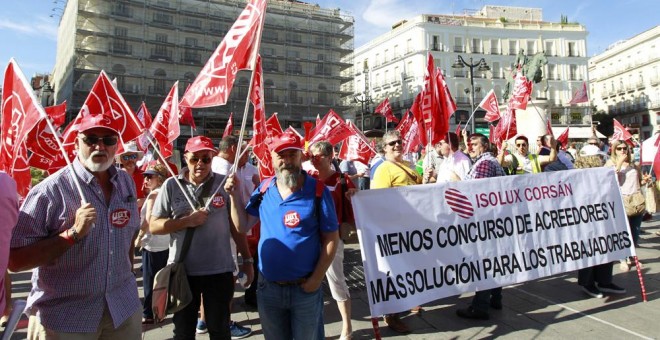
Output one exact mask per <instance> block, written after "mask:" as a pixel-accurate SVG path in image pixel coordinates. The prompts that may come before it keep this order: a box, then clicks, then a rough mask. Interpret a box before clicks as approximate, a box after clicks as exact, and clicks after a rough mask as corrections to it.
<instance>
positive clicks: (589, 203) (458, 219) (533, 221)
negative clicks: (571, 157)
mask: <svg viewBox="0 0 660 340" xmlns="http://www.w3.org/2000/svg"><path fill="white" fill-rule="evenodd" d="M352 202H353V209H354V211H355V219H356V225H357V228H358V235H359V238H360V246H361V251H362V261H363V264H364V273H365V280H366V287H367V297H368V299H369V306H370V309H371V315H372V316H374V317H375V316H378V315H382V314H388V313H396V312H400V311H403V310H408V309H410V308H412V307H414V306H418V305H421V304H423V303H426V302H429V301H433V300H437V299H440V298H443V297H447V296H452V295H458V294H462V293H466V292H472V291H477V290H485V289H490V288H495V287H501V286H506V285H511V284H515V283H519V282H525V281H529V280H534V279H537V278H541V277H545V276H550V275H555V274H559V273H563V272H568V271H573V270H577V269H580V268H586V267H591V266H594V265H597V264H601V263H606V262H610V261H617V260H619V259H622V258H625V257H626V256H630V255H635V252H634V249H633V245H632V237H631V234H630V229H629V226H628V219H627V218H626V214H625V212H624V208H623V202H622V201H621V195H620V193H619V187H618V185H617V181H616V178H615V174H614V170H613V169H612V168H597V169H584V170H568V171H560V172H550V173H541V174H535V175H523V176H506V177H498V178H488V179H478V180H471V181H465V182H451V183H445V184H432V185H415V186H407V187H398V188H391V189H379V190H368V191H361V192H359V193H357V194H356V195H355V196H353V199H352Z"/></svg>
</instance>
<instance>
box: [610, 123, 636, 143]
mask: <svg viewBox="0 0 660 340" xmlns="http://www.w3.org/2000/svg"><path fill="white" fill-rule="evenodd" d="M612 121H613V122H614V133H613V134H612V138H611V140H622V141H627V140H629V139H632V135H631V134H630V132H628V130H627V129H626V128H625V127H623V125H621V123H619V121H618V120H616V119H612Z"/></svg>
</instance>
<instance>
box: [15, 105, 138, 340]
mask: <svg viewBox="0 0 660 340" xmlns="http://www.w3.org/2000/svg"><path fill="white" fill-rule="evenodd" d="M110 124H111V122H110V120H109V119H107V118H105V117H103V115H89V116H85V117H84V118H83V119H82V122H81V124H80V128H79V133H78V136H77V137H76V140H75V148H76V150H77V151H78V155H77V157H76V159H74V161H73V164H72V166H67V167H65V168H63V169H61V170H59V171H58V172H56V173H55V174H53V175H51V176H49V177H47V178H46V179H45V180H44V181H43V182H41V183H39V184H38V185H36V186H35V187H34V188H32V189H31V190H30V193H29V194H28V195H27V197H26V198H25V202H24V204H23V206H22V207H21V209H20V212H19V216H18V223H17V225H16V228H15V229H14V233H13V236H12V241H11V250H10V257H9V269H10V270H11V271H14V272H18V271H24V270H29V269H32V268H35V269H34V271H33V273H32V290H31V292H30V295H29V296H28V301H27V307H26V310H25V313H26V314H27V315H29V325H28V339H51V338H52V339H71V338H76V339H98V338H107V339H139V338H140V332H141V313H142V311H141V305H140V299H139V297H138V290H137V284H136V281H135V277H134V276H133V273H132V272H131V268H132V263H130V261H129V253H131V252H132V251H133V242H132V240H133V237H134V235H135V233H136V232H137V231H138V229H139V227H140V216H139V214H138V210H137V201H136V192H135V185H134V184H133V179H132V178H131V176H130V175H128V174H127V173H126V172H124V171H118V170H117V169H116V168H115V167H114V166H113V163H114V157H115V153H116V152H117V143H118V142H119V136H118V133H117V130H115V128H114V127H113V126H112V125H110ZM74 177H77V178H78V181H79V183H80V186H81V188H82V192H83V194H84V198H85V200H87V202H88V203H85V204H81V201H82V199H83V198H82V197H80V194H79V193H78V191H77V190H76V186H75V185H74Z"/></svg>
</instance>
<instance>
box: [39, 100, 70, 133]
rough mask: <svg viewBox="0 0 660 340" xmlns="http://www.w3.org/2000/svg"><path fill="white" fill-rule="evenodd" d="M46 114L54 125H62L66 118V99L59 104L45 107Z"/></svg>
mask: <svg viewBox="0 0 660 340" xmlns="http://www.w3.org/2000/svg"><path fill="white" fill-rule="evenodd" d="M44 110H46V114H47V115H48V117H50V119H51V120H52V121H53V125H54V126H55V127H60V126H62V125H64V120H65V118H66V100H65V101H64V102H63V103H62V104H59V105H54V106H48V107H45V108H44Z"/></svg>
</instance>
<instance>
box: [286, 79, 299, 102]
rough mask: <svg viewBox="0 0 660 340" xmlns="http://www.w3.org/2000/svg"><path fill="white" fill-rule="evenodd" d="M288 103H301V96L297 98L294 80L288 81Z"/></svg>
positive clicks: (296, 87) (296, 86) (296, 85)
mask: <svg viewBox="0 0 660 340" xmlns="http://www.w3.org/2000/svg"><path fill="white" fill-rule="evenodd" d="M299 99H300V100H299ZM289 103H291V104H302V98H298V84H296V83H295V82H289Z"/></svg>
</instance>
